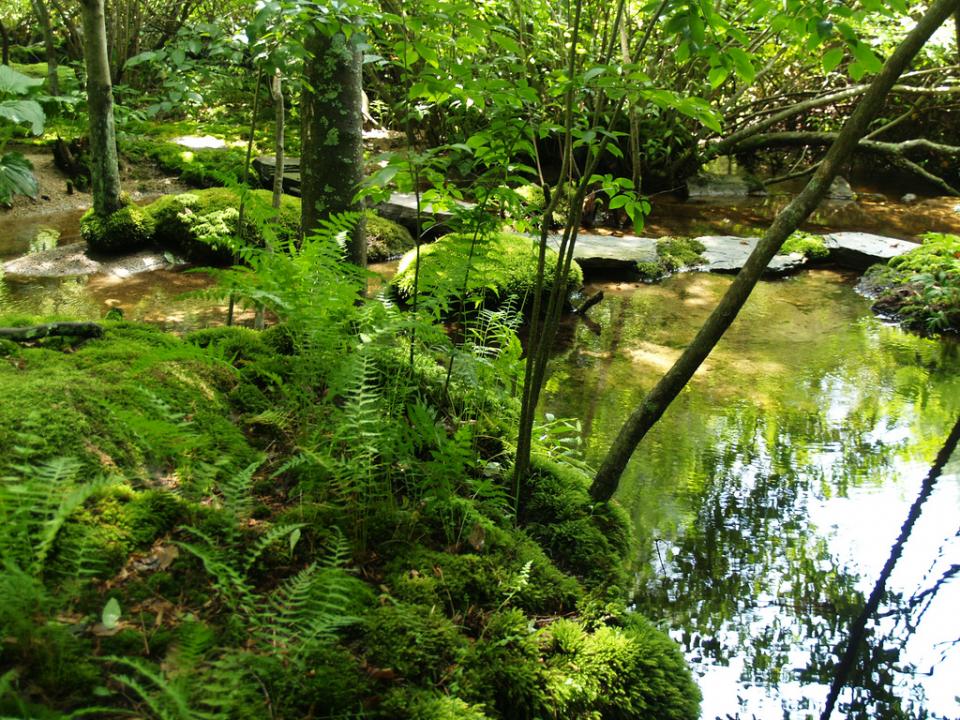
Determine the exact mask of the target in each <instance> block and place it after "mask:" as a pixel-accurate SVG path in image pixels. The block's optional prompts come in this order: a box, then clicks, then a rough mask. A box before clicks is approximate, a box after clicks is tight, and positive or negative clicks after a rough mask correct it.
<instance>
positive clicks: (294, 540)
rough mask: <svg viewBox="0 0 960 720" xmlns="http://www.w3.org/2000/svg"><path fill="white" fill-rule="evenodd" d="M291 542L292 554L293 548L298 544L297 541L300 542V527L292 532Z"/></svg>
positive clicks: (289, 539)
mask: <svg viewBox="0 0 960 720" xmlns="http://www.w3.org/2000/svg"><path fill="white" fill-rule="evenodd" d="M288 541H289V543H290V554H291V555H292V554H293V549H294V548H295V547H296V546H297V543H298V542H300V528H294V530H293V532H292V533H290V537H289V538H288Z"/></svg>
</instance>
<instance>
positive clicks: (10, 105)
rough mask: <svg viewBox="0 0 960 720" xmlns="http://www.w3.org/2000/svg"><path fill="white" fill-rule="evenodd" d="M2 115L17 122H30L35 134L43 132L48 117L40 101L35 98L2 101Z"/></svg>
mask: <svg viewBox="0 0 960 720" xmlns="http://www.w3.org/2000/svg"><path fill="white" fill-rule="evenodd" d="M0 117H5V118H7V120H11V121H13V122H14V123H16V124H20V123H24V122H25V123H30V129H31V131H32V132H33V134H34V135H39V134H40V133H42V132H43V121H44V120H45V119H46V118H45V116H44V114H43V108H42V107H40V103H38V102H35V101H33V100H4V101H3V102H0Z"/></svg>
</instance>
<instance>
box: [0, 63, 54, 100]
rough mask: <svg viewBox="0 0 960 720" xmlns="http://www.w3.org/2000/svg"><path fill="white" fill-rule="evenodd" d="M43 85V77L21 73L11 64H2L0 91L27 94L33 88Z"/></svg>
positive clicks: (11, 93) (8, 93)
mask: <svg viewBox="0 0 960 720" xmlns="http://www.w3.org/2000/svg"><path fill="white" fill-rule="evenodd" d="M40 85H43V80H42V79H41V78H32V77H28V76H26V75H24V74H23V73H19V72H17V71H16V70H14V69H13V68H11V67H10V66H9V65H0V93H4V94H7V95H26V94H27V93H28V92H30V89H31V88H35V87H39V86H40Z"/></svg>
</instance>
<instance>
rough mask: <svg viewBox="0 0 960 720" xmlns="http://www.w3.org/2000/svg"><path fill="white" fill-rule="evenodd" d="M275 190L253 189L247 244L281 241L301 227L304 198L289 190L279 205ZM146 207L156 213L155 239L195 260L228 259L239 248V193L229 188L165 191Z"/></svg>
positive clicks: (248, 199)
mask: <svg viewBox="0 0 960 720" xmlns="http://www.w3.org/2000/svg"><path fill="white" fill-rule="evenodd" d="M271 203H272V194H271V193H270V192H269V191H267V190H252V191H250V192H249V193H247V195H246V201H245V206H244V218H245V220H244V233H243V237H244V244H246V245H254V246H260V247H262V246H263V245H264V244H265V243H266V242H267V241H268V240H269V241H270V242H272V243H276V244H282V243H285V242H289V241H291V240H294V239H296V237H297V235H298V233H299V231H300V200H299V198H294V197H290V196H289V195H284V196H283V198H282V200H281V203H280V208H279V210H274V209H273V207H272V205H271ZM144 210H145V211H146V212H147V214H148V215H149V216H150V217H151V218H153V221H154V225H155V230H154V240H155V242H156V243H157V244H158V245H160V246H161V247H164V248H170V249H173V250H175V251H177V252H179V253H181V254H183V255H185V256H186V257H188V258H190V259H192V260H202V261H205V262H229V261H230V259H231V258H232V257H233V255H234V254H235V253H236V252H237V250H238V249H239V247H240V243H239V242H238V240H237V235H238V229H239V222H240V196H239V195H238V194H237V193H236V192H235V191H234V190H232V189H230V188H209V189H207V190H197V191H196V192H191V193H183V194H180V195H165V196H164V197H161V198H158V199H157V200H155V201H153V202H152V203H150V204H149V205H147V206H146V207H145V208H144Z"/></svg>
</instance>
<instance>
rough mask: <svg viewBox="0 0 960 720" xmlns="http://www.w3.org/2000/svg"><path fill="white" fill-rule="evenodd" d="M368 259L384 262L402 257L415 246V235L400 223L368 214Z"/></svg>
mask: <svg viewBox="0 0 960 720" xmlns="http://www.w3.org/2000/svg"><path fill="white" fill-rule="evenodd" d="M366 230H367V261H368V262H384V261H386V260H392V259H393V258H396V257H400V256H401V255H403V254H404V253H405V252H407V250H410V249H411V248H412V247H413V246H414V241H413V235H411V234H410V231H409V230H407V229H406V228H405V227H404V226H403V225H401V224H400V223H396V222H394V221H393V220H387V219H386V218H382V217H380V216H379V215H377V214H376V213H374V212H368V213H367V214H366Z"/></svg>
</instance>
